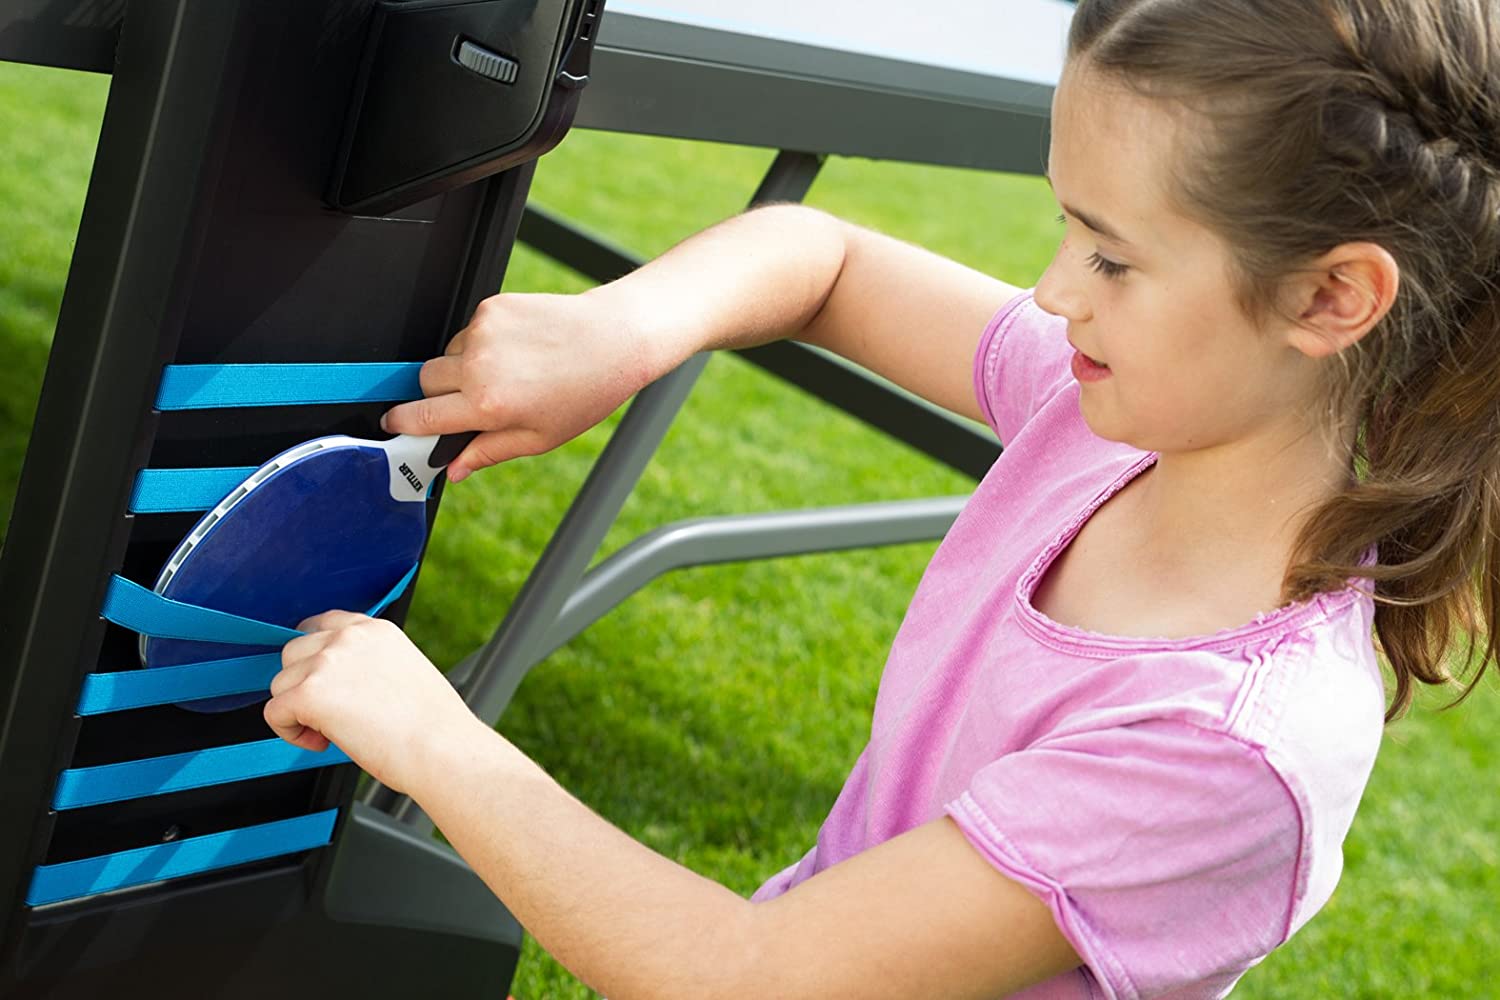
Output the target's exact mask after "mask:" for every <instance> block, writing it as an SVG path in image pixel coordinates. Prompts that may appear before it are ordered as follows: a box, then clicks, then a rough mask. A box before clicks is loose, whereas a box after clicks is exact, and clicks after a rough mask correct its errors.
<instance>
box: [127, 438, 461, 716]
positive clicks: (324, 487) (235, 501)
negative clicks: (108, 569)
mask: <svg viewBox="0 0 1500 1000" xmlns="http://www.w3.org/2000/svg"><path fill="white" fill-rule="evenodd" d="M477 435H478V432H477V431H472V432H466V433H462V434H447V435H443V436H441V437H439V436H436V435H433V436H428V437H414V436H412V435H407V434H403V435H399V436H397V437H394V438H391V439H390V440H388V441H372V440H365V439H362V438H353V437H346V436H344V435H331V436H328V437H321V438H315V439H313V440H311V441H307V442H304V443H302V444H299V445H297V446H296V447H293V448H289V449H287V450H286V451H284V452H282V453H280V454H279V455H277V456H275V457H274V458H272V459H271V460H270V461H268V462H266V463H265V464H264V465H262V466H260V467H259V468H258V469H256V470H255V472H253V473H252V474H251V475H250V476H249V477H247V478H246V479H245V481H244V482H242V483H241V484H240V485H239V486H238V487H236V488H235V489H233V490H231V491H230V492H229V495H228V496H226V497H225V498H224V499H223V500H222V501H220V502H219V504H218V505H217V506H215V507H214V508H213V509H212V510H210V511H208V512H207V513H206V514H204V515H203V517H201V518H200V519H199V520H198V523H197V524H196V525H195V526H194V527H193V529H192V531H190V532H189V533H188V535H187V537H186V538H184V539H183V540H182V542H181V543H180V544H179V545H178V546H177V548H176V549H175V550H173V552H172V554H171V555H170V556H169V557H168V559H167V562H166V565H165V566H163V567H162V571H161V574H160V575H159V576H158V577H157V580H156V585H155V587H154V588H153V589H154V590H155V591H156V593H158V594H160V595H162V596H163V597H167V598H170V599H172V600H174V601H181V602H184V603H187V604H195V605H198V606H200V607H206V608H212V609H214V610H216V611H224V612H228V613H230V614H234V615H240V616H242V617H245V618H252V619H255V620H257V621H262V622H268V623H270V624H273V625H281V626H284V627H286V628H296V626H297V624H298V623H300V622H302V621H303V620H305V619H307V618H309V617H311V616H313V615H316V614H321V613H322V612H324V611H328V610H331V609H335V608H337V609H343V610H349V611H360V612H364V613H376V612H375V611H373V610H371V609H372V608H374V606H375V605H377V604H378V603H379V602H380V601H381V600H382V598H385V597H386V596H387V595H389V594H390V592H391V590H392V588H394V587H395V586H396V584H398V583H400V582H401V580H402V579H403V578H404V577H405V576H406V574H407V573H408V572H410V571H411V569H412V567H413V566H415V565H416V563H417V559H418V557H419V556H420V555H421V553H422V546H423V544H424V543H425V541H426V538H427V504H426V502H425V501H426V500H427V497H428V495H429V493H430V491H431V487H432V482H433V480H434V479H436V477H437V476H438V475H439V474H440V473H441V472H442V470H443V469H444V468H445V467H446V466H447V465H448V463H449V462H451V461H453V459H455V458H457V457H458V455H459V453H460V452H462V451H463V450H464V448H466V447H467V446H468V444H469V442H470V441H472V440H473V439H474V438H475V437H476V436H477ZM278 648H279V647H276V646H247V645H240V644H232V643H219V642H204V641H201V640H189V639H175V638H168V637H161V636H146V635H142V636H141V640H140V656H141V663H142V664H143V665H144V666H146V667H168V666H176V665H179V664H184V663H198V662H202V661H206V660H217V659H228V658H231V657H240V656H252V655H255V654H257V653H269V652H275V651H276V650H277V649H278ZM265 697H266V695H265V694H264V693H263V692H262V693H249V694H237V695H224V696H221V697H215V698H204V699H199V700H196V701H189V702H181V703H179V704H180V705H181V706H182V707H183V708H188V709H192V710H194V711H200V712H223V711H229V710H231V709H234V708H239V707H241V706H244V705H249V704H253V703H254V702H256V701H260V700H262V699H264V698H265Z"/></svg>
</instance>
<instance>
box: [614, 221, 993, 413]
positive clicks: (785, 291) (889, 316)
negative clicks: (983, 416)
mask: <svg viewBox="0 0 1500 1000" xmlns="http://www.w3.org/2000/svg"><path fill="white" fill-rule="evenodd" d="M1020 291H1021V290H1020V289H1018V288H1015V287H1013V286H1011V285H1009V284H1006V283H1005V282H1003V281H999V280H997V279H995V278H991V277H990V276H988V275H986V274H981V273H980V272H978V271H975V270H973V269H971V268H968V267H965V266H964V265H962V264H959V263H957V262H955V261H952V260H949V259H947V258H946V257H942V256H939V255H938V254H935V253H932V252H931V251H928V250H924V249H922V248H921V247H918V246H914V245H912V244H909V243H905V242H902V241H901V240H898V239H895V238H893V237H890V236H885V235H882V234H880V233H877V232H874V231H872V230H869V229H865V228H863V227H861V226H857V225H855V224H853V223H850V222H845V221H843V220H842V219H839V218H836V217H835V216H832V215H829V214H827V213H825V212H821V211H818V210H817V209H813V208H808V207H806V206H802V205H774V206H769V207H766V208H760V209H756V210H754V211H751V212H747V213H746V214H744V215H741V216H737V217H735V218H732V219H729V220H727V221H725V222H723V223H720V224H719V225H717V226H715V227H713V228H712V229H708V230H705V231H704V232H702V233H700V234H698V235H697V236H694V237H692V238H691V239H688V240H686V241H685V242H683V243H681V244H679V245H678V246H677V247H674V248H673V249H672V250H670V251H668V252H667V253H666V254H663V255H662V256H661V257H659V258H657V259H656V260H653V261H651V262H650V263H648V264H646V265H645V266H644V267H642V268H641V269H640V270H638V271H636V272H634V273H633V274H630V275H627V276H626V277H624V278H622V279H620V280H619V281H616V282H613V283H611V284H609V285H604V286H601V287H600V288H598V289H595V290H594V292H593V293H590V294H595V295H597V296H598V297H599V298H601V299H606V300H610V301H613V302H617V303H622V304H624V309H625V311H627V312H629V313H634V314H641V315H646V314H648V313H649V312H651V311H652V310H656V311H657V316H656V317H655V319H654V320H653V321H652V325H654V326H655V329H654V330H653V331H652V332H651V333H650V334H649V336H650V337H651V339H652V340H653V341H654V344H655V346H656V348H657V351H658V353H657V354H656V355H655V357H654V359H653V360H654V364H653V370H654V372H655V374H664V373H665V372H667V371H670V370H671V369H672V368H674V367H676V366H677V365H678V364H680V363H682V361H684V360H686V359H687V357H688V356H690V355H691V354H693V353H695V352H697V351H700V350H710V349H723V348H737V347H752V346H755V345H758V344H763V343H766V342H768V341H771V340H777V339H781V338H790V339H794V340H801V341H804V342H806V343H810V344H816V345H817V346H819V347H824V348H827V349H828V350H830V351H833V352H834V353H836V354H839V355H841V356H843V357H845V358H847V359H849V360H850V361H853V362H855V363H857V364H859V365H862V366H864V367H866V368H868V369H870V370H871V371H874V372H876V373H877V374H879V375H881V376H883V377H885V378H887V379H889V380H890V381H892V382H895V383H896V384H897V385H899V386H901V387H902V388H904V389H906V390H908V391H910V392H913V393H915V394H917V395H918V396H921V397H923V398H924V399H927V400H929V401H931V402H933V403H936V404H937V405H939V406H942V407H945V408H946V409H949V410H952V411H953V412H955V413H961V414H964V415H966V416H970V417H973V418H974V419H976V420H978V419H980V413H979V408H978V404H977V403H976V402H975V400H974V390H973V381H972V374H971V373H972V371H973V359H974V350H975V348H976V347H977V346H978V344H979V337H980V335H981V334H982V333H983V331H984V327H985V324H986V322H987V321H988V320H989V319H990V317H992V316H993V315H994V314H995V312H996V311H997V310H999V308H1000V307H1001V306H1002V305H1004V304H1005V302H1006V301H1008V300H1009V299H1010V298H1012V297H1013V296H1015V295H1016V294H1018V293H1019V292H1020Z"/></svg>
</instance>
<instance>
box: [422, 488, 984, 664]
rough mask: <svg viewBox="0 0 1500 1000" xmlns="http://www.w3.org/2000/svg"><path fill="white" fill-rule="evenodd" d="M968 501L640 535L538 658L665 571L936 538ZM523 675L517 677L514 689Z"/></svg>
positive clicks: (757, 518)
mask: <svg viewBox="0 0 1500 1000" xmlns="http://www.w3.org/2000/svg"><path fill="white" fill-rule="evenodd" d="M967 501H968V497H965V496H959V497H938V498H933V499H922V500H897V501H887V502H882V503H867V504H857V505H853V506H845V507H825V508H822V509H818V510H795V511H778V512H776V513H772V514H742V515H733V516H727V517H704V518H696V519H694V520H690V521H678V522H676V523H675V524H668V525H665V526H663V527H660V528H657V529H656V530H655V531H652V532H650V533H648V534H645V535H642V536H641V537H640V538H637V539H636V540H635V541H633V542H631V543H630V544H629V545H626V546H625V547H624V548H622V549H620V550H619V551H618V552H616V553H614V554H613V555H611V556H610V557H609V558H608V559H606V560H604V561H603V562H602V563H600V564H599V565H598V566H595V567H594V568H593V569H591V570H589V572H588V575H586V576H585V577H584V578H583V582H582V583H580V584H579V586H578V589H577V590H576V591H574V593H573V596H571V597H569V598H568V601H567V603H566V604H564V605H563V609H562V612H561V613H560V614H559V615H558V616H557V621H556V622H554V623H553V625H552V628H551V629H549V630H548V631H547V634H546V636H545V637H544V638H543V639H542V643H541V647H540V649H539V650H538V656H537V660H538V661H540V660H543V659H546V658H547V657H548V656H551V655H552V653H553V652H554V651H555V650H557V649H558V647H560V646H562V645H564V644H565V643H567V642H568V641H569V640H571V639H572V638H573V637H574V636H576V635H578V633H580V632H582V631H583V630H584V629H586V628H588V627H589V626H590V625H592V624H593V623H594V622H596V621H598V620H599V619H600V618H602V617H604V615H606V614H608V613H609V612H610V611H611V610H612V609H614V608H615V607H617V606H618V605H620V604H621V603H623V602H624V600H625V599H626V598H627V597H629V596H630V595H631V594H634V593H635V592H636V591H638V590H640V589H641V588H642V587H644V586H646V584H648V583H650V582H651V581H652V580H655V579H656V578H657V577H659V576H664V575H665V574H667V573H669V572H671V571H672V570H675V569H683V568H685V567H688V566H707V565H710V564H713V563H726V562H748V561H750V560H755V559H776V558H779V557H782V556H796V555H807V554H809V553H813V552H837V551H840V550H843V549H864V548H875V547H877V546H881V545H901V544H905V543H908V542H927V541H936V540H937V539H940V538H942V537H943V535H945V534H946V533H947V531H948V528H949V527H950V526H951V525H952V524H953V519H954V518H956V517H958V512H959V511H960V510H962V509H963V505H964V504H965V503H966V502H967ZM460 666H462V664H460ZM455 669H457V668H455ZM523 676H524V674H523V673H521V672H517V673H516V675H515V678H514V680H515V684H516V685H519V684H520V682H521V678H522V677H523ZM449 678H450V679H453V680H455V682H456V683H459V684H462V675H460V676H459V677H457V678H454V676H453V673H452V672H450V673H449ZM513 691H514V688H513V689H512V693H513Z"/></svg>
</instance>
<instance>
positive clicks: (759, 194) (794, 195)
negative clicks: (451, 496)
mask: <svg viewBox="0 0 1500 1000" xmlns="http://www.w3.org/2000/svg"><path fill="white" fill-rule="evenodd" d="M822 162H823V161H822V158H821V157H818V156H814V155H811V154H807V153H796V152H785V151H783V152H781V153H779V154H778V155H777V157H776V159H775V160H774V161H773V162H772V164H771V167H770V170H769V171H767V173H766V176H765V179H764V180H762V181H761V184H760V187H759V188H758V189H757V190H756V192H755V195H754V197H753V198H752V199H751V204H752V205H755V204H761V203H764V202H767V201H800V200H801V199H802V198H803V197H804V196H805V195H806V194H807V190H808V188H809V187H811V186H812V182H813V178H815V177H816V176H817V172H818V168H819V167H820V166H821V165H822ZM707 362H708V355H706V354H700V355H696V356H694V357H693V358H690V359H689V360H688V361H687V362H685V363H684V364H683V365H681V366H680V367H678V368H677V369H676V370H675V371H673V372H671V373H670V374H668V375H666V376H665V377H663V378H661V379H658V380H657V381H656V382H654V383H652V384H651V385H649V386H647V387H646V388H644V389H642V390H641V391H640V392H639V393H637V395H636V398H635V401H634V402H632V403H631V405H630V408H629V409H628V410H627V411H626V412H625V416H624V418H623V419H622V420H621V421H620V426H619V427H618V428H616V430H615V433H614V435H613V436H612V437H611V438H610V441H609V444H608V445H606V446H605V448H604V452H603V453H602V454H601V455H600V456H599V459H598V461H597V462H595V464H594V468H593V469H592V470H591V471H590V473H589V476H588V479H587V480H585V481H584V484H583V488H582V489H581V490H579V492H578V495H577V496H576V497H575V498H574V499H573V503H572V505H571V506H570V507H569V508H568V512H567V514H565V515H564V516H563V519H562V523H560V524H559V525H558V528H557V531H556V532H555V533H554V534H553V536H552V539H551V541H550V542H548V543H547V548H546V549H545V550H544V551H543V552H542V555H541V558H540V559H538V560H537V563H536V565H535V566H534V567H532V570H531V574H530V575H529V576H528V577H527V579H526V582H525V584H523V585H522V587H521V592H520V593H519V594H518V595H517V596H516V600H515V602H514V603H513V604H512V605H511V607H510V610H509V611H508V612H507V613H506V616H505V620H504V621H503V622H501V623H500V627H499V629H497V630H496V632H495V635H494V636H493V637H492V638H491V639H490V641H489V642H488V643H487V644H486V645H485V647H484V649H483V650H482V651H481V652H480V653H479V654H478V660H477V661H476V665H475V667H474V671H473V677H472V679H471V680H470V683H469V685H468V687H467V689H466V690H465V692H464V696H465V700H466V701H467V702H468V704H469V707H470V708H471V709H473V710H474V714H475V715H477V716H479V717H480V718H481V719H484V720H485V721H486V722H488V723H490V724H492V725H493V724H494V723H495V722H496V721H498V720H499V717H500V713H501V712H502V711H503V710H504V708H505V704H506V702H507V701H508V699H509V696H510V692H511V691H513V690H514V684H513V683H511V682H510V681H509V680H508V679H507V678H508V675H510V674H512V673H522V674H524V673H525V671H526V670H527V669H529V668H530V666H531V665H532V664H533V663H535V662H536V661H537V660H539V659H540V658H541V657H540V655H539V654H538V652H537V651H538V648H539V647H540V645H541V643H542V641H543V640H544V638H545V636H546V633H547V631H548V630H549V629H550V628H551V627H552V624H553V622H554V621H555V620H556V619H557V615H558V613H559V612H560V611H561V610H562V607H563V604H564V602H565V601H566V600H567V598H568V595H570V594H571V593H572V592H573V591H574V589H575V588H576V587H577V586H578V582H579V580H580V579H581V578H582V576H583V573H584V570H585V569H587V568H588V564H589V562H590V561H592V559H593V558H594V555H595V553H597V552H598V549H599V545H600V543H601V542H602V541H603V540H604V536H605V534H606V533H608V531H609V528H610V525H612V524H613V523H614V520H615V518H616V517H617V516H618V515H619V512H620V508H621V507H623V506H624V504H625V500H626V498H628V497H629V496H630V492H631V490H633V489H634V488H635V484H636V481H637V480H638V479H639V478H640V475H641V472H642V471H644V469H645V467H646V463H647V462H649V461H650V460H651V456H652V455H654V454H655V453H656V448H657V446H658V445H659V444H660V443H661V440H662V438H664V437H665V436H666V433H667V429H668V428H669V427H670V426H671V423H672V419H673V418H674V417H675V416H676V415H677V411H678V410H679V409H680V408H681V406H682V403H683V401H684V400H686V399H687V396H688V393H689V392H691V391H692V387H693V383H694V382H696V381H697V378H698V375H699V374H700V373H701V372H702V371H703V367H704V365H705V364H707ZM365 801H366V802H368V803H369V804H370V805H372V806H375V807H376V808H378V809H382V810H384V811H386V812H388V813H390V814H391V815H392V816H394V817H396V818H397V819H399V820H401V821H402V822H405V823H408V824H410V825H412V826H413V827H419V828H420V827H425V828H427V829H428V830H429V831H430V829H431V820H429V819H427V817H426V816H425V815H424V814H423V813H422V811H421V809H420V808H419V807H418V806H417V805H416V803H415V802H413V801H412V799H411V798H410V796H407V795H398V794H396V793H395V792H393V791H392V790H391V789H389V788H385V787H384V786H381V785H372V786H371V788H370V790H369V791H368V793H367V795H366V799H365Z"/></svg>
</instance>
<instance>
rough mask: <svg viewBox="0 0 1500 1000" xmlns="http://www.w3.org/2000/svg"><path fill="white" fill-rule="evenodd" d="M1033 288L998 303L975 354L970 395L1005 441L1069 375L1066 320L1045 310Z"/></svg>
mask: <svg viewBox="0 0 1500 1000" xmlns="http://www.w3.org/2000/svg"><path fill="white" fill-rule="evenodd" d="M1033 292H1034V289H1028V290H1027V291H1024V292H1022V293H1021V294H1019V295H1017V296H1015V297H1014V298H1012V299H1011V300H1010V301H1009V302H1007V303H1006V304H1005V305H1004V306H1002V307H1001V308H1000V311H999V312H997V313H996V314H995V316H994V318H992V319H991V320H990V322H989V325H988V326H986V327H985V329H984V334H983V335H982V336H981V337H980V338H979V349H978V350H977V351H976V352H975V354H974V396H975V398H976V399H978V401H979V410H980V412H981V413H983V414H984V419H985V423H987V424H989V425H990V427H991V428H992V429H993V430H994V432H995V434H996V435H998V436H999V438H1000V440H1001V442H1002V443H1005V444H1009V443H1010V441H1011V439H1012V438H1014V437H1015V435H1016V433H1017V432H1018V431H1020V429H1021V428H1022V427H1024V426H1025V425H1026V421H1028V420H1030V419H1031V418H1032V417H1033V416H1034V415H1035V414H1036V412H1037V411H1038V410H1040V409H1041V408H1042V407H1043V406H1044V405H1046V403H1047V401H1048V400H1050V399H1051V398H1052V397H1053V396H1055V395H1057V393H1058V392H1060V391H1061V390H1062V389H1063V388H1064V387H1065V386H1066V385H1067V384H1068V383H1069V382H1070V381H1071V380H1072V378H1073V371H1072V358H1073V348H1072V347H1070V346H1069V345H1068V321H1067V320H1065V319H1063V318H1062V317H1061V316H1054V315H1052V314H1051V313H1047V312H1043V311H1042V308H1041V307H1040V306H1038V305H1037V304H1036V301H1035V299H1034V298H1033V297H1032V296H1033Z"/></svg>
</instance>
